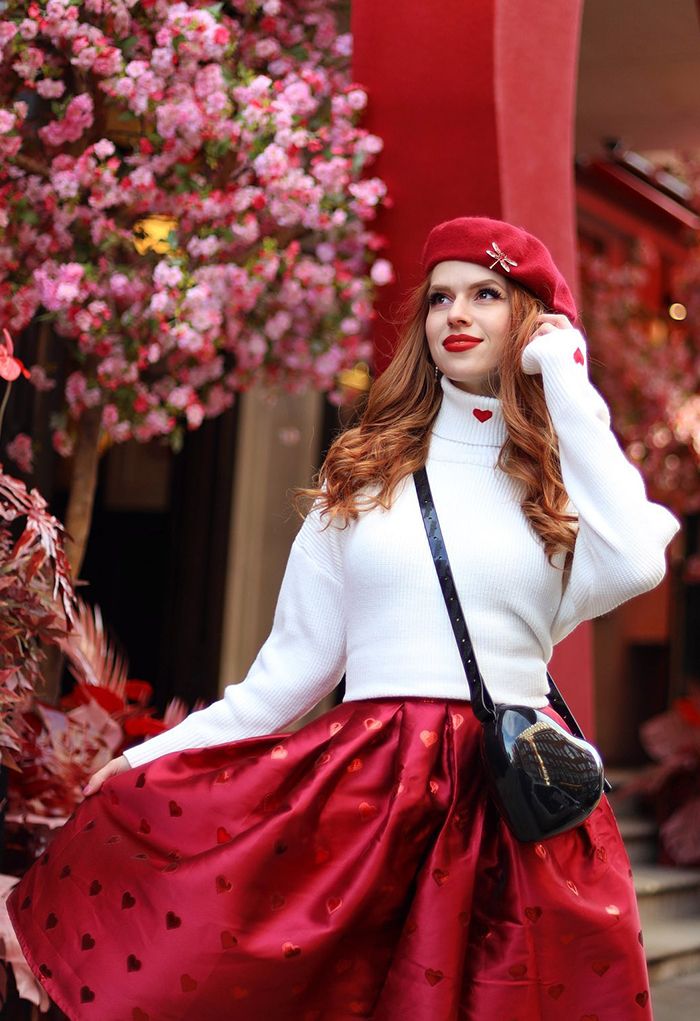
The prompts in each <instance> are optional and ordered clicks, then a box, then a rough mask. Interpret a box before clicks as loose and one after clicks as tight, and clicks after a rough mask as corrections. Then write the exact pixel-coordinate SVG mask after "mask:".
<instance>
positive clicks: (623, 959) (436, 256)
mask: <svg viewBox="0 0 700 1021" xmlns="http://www.w3.org/2000/svg"><path fill="white" fill-rule="evenodd" d="M423 268H424V271H425V279H424V282H423V283H422V284H421V286H420V287H419V288H418V289H417V290H416V292H415V294H414V295H413V309H412V313H411V315H410V317H409V321H408V323H407V326H406V328H405V331H404V336H403V341H402V344H401V346H400V349H399V350H398V353H397V355H396V357H395V359H394V361H393V363H392V365H391V366H390V367H389V368H388V369H387V371H386V372H385V373H384V375H383V376H382V377H381V378H380V379H379V380H378V381H377V382H376V383H375V384H374V387H373V390H372V392H371V394H370V398H369V403H368V406H367V409H366V412H365V414H364V417H363V419H362V421H361V424H360V425H359V426H358V427H357V428H354V429H350V430H348V431H347V432H346V433H345V434H344V435H342V436H340V437H339V438H338V439H337V440H336V442H335V443H334V445H333V447H332V448H331V451H330V453H329V455H328V457H327V459H326V462H325V464H324V466H323V468H322V470H321V473H320V484H319V488H318V489H314V490H311V491H309V493H310V495H311V496H312V497H313V498H315V505H314V508H313V509H312V511H311V512H310V513H309V515H308V516H307V518H306V521H305V523H304V525H303V527H302V528H301V530H300V532H299V535H298V536H297V539H296V541H295V543H294V546H293V549H292V552H291V555H290V559H289V563H288V566H287V571H286V574H285V577H284V581H283V584H282V589H281V592H280V597H279V602H278V606H277V611H276V615H275V620H274V625H273V629H272V632H271V634H270V637H269V638H268V640H267V641H266V643H265V644H264V646H263V647H262V649H261V651H260V653H259V655H258V657H257V659H256V661H255V663H254V664H253V666H252V667H251V670H250V672H249V674H248V676H247V677H246V679H245V681H244V683H242V684H237V685H231V686H229V687H228V688H227V690H226V692H225V695H224V697H223V698H222V699H221V700H220V701H219V702H217V703H215V704H214V705H212V706H210V707H209V708H208V709H205V710H202V711H201V712H198V713H194V714H192V715H191V716H190V717H189V718H188V719H187V720H185V721H184V723H182V724H180V726H178V727H176V728H175V729H173V730H171V731H169V732H167V733H165V734H163V735H160V736H159V737H156V738H154V739H152V740H151V741H148V742H147V743H146V744H144V745H142V746H140V747H137V748H133V749H131V750H130V751H128V752H127V753H126V755H125V756H122V757H121V758H119V759H116V760H115V761H113V762H112V763H110V764H109V765H108V766H107V767H105V768H104V769H103V770H101V771H100V772H99V773H97V774H96V775H95V777H94V778H93V780H92V781H91V784H90V786H89V793H93V792H96V791H99V793H97V794H95V796H93V797H91V798H89V799H88V800H87V801H86V803H85V804H84V805H83V806H82V807H81V809H80V811H79V812H78V813H77V815H76V816H75V818H74V819H73V820H72V821H70V822H69V823H68V824H67V825H66V827H65V828H64V829H63V830H62V831H61V832H60V833H59V835H58V836H57V837H56V839H55V841H54V843H53V844H52V846H51V848H50V849H49V851H48V853H47V854H45V855H44V856H43V858H42V859H40V860H39V862H38V863H37V864H36V865H35V866H34V867H33V869H32V870H31V871H30V873H29V874H28V876H27V877H25V879H24V880H23V881H22V883H21V884H20V886H19V888H18V889H17V891H16V893H15V895H14V897H13V900H12V902H11V911H12V917H13V921H14V924H15V926H16V928H17V931H18V933H19V935H20V938H21V940H22V943H23V947H24V949H25V952H26V954H27V957H28V959H29V961H30V963H31V964H32V967H33V968H34V970H35V971H36V973H37V974H38V975H39V976H40V977H41V978H42V980H43V981H44V983H45V985H46V988H47V990H48V991H49V993H50V994H51V995H52V996H53V997H54V999H55V1000H56V1001H57V1002H58V1004H59V1005H60V1006H61V1007H62V1008H63V1010H64V1011H65V1012H66V1013H67V1014H68V1015H69V1016H70V1017H71V1018H80V1019H83V1018H92V1017H95V1018H98V1017H99V1019H100V1021H175V1019H177V1021H180V1019H185V1018H188V1019H189V1018H197V1019H198V1021H200V1019H201V1021H209V1019H211V1021H213V1019H219V1018H229V1017H230V1018H232V1019H236V1021H259V1019H260V1018H262V1017H265V1016H274V1017H275V1018H276V1019H278V1021H279V1019H280V1018H282V1019H284V1018H288V1019H290V1021H291V1019H294V1021H345V1019H349V1018H352V1017H364V1018H372V1019H373V1021H399V1019H401V1021H404V1019H415V1021H434V1019H439V1021H457V1019H460V1021H463V1019H469V1021H475V1019H477V1018H479V1019H484V1018H489V1019H496V1018H498V1019H499V1021H501V1019H503V1021H515V1019H517V1021H537V1019H543V1021H554V1019H558V1018H561V1017H571V1018H572V1019H576V1021H578V1019H579V1018H583V1017H585V1018H589V1019H590V1018H599V1019H600V1021H604V1019H614V1021H625V1019H626V1018H630V1019H648V1018H650V1017H651V1005H650V1003H649V991H648V985H647V977H646V971H645V965H644V955H643V950H642V946H641V943H642V937H641V932H640V930H639V919H638V914H637V909H636V905H635V900H634V893H633V890H632V885H631V880H630V872H629V862H628V860H627V857H626V855H625V852H624V849H623V847H622V843H621V840H620V837H619V833H618V831H617V828H616V826H615V823H614V820H613V818H612V815H611V812H610V809H609V807H608V805H607V802H605V800H603V802H602V803H601V804H600V805H599V807H598V808H597V809H596V810H595V811H594V812H593V814H592V815H591V816H589V818H588V819H587V820H586V822H585V823H584V824H583V825H581V826H580V827H578V828H576V829H575V830H571V831H569V832H567V833H564V834H561V835H560V836H557V837H554V838H552V839H550V840H548V841H546V842H545V843H537V844H525V843H518V842H517V841H516V840H515V839H514V838H513V837H512V836H511V835H510V833H509V831H508V830H507V829H506V827H505V826H504V824H503V822H502V820H501V819H500V817H499V815H498V813H497V811H496V809H495V808H494V805H493V804H492V802H491V800H490V798H489V796H488V794H487V792H486V791H485V789H484V782H483V774H482V772H481V766H480V760H479V756H478V747H479V724H478V722H477V721H476V720H475V718H474V716H473V715H472V713H471V710H470V705H469V702H468V701H467V685H466V679H465V675H464V672H463V669H462V665H461V662H460V658H459V654H458V651H457V647H456V643H455V641H454V637H453V635H452V633H451V630H450V623H449V618H448V615H447V612H446V610H445V605H444V603H443V600H442V596H441V592H440V588H439V585H438V582H437V578H436V575H435V571H434V566H433V563H432V559H431V555H430V551H429V548H428V544H427V541H426V537H425V534H424V532H423V525H422V521H421V515H420V510H419V506H418V502H417V499H416V493H415V488H414V484H413V480H412V478H411V473H412V472H413V471H414V470H416V469H417V468H418V467H420V466H421V465H423V464H424V463H426V462H427V469H428V472H429V476H430V480H431V484H432V489H433V493H434V497H435V502H436V506H437V508H438V512H439V515H440V519H441V523H442V530H443V533H444V536H445V541H446V545H447V548H448V550H449V552H450V557H451V561H452V567H453V571H454V574H455V577H456V579H457V584H458V589H459V594H460V597H461V602H462V605H463V607H464V608H465V613H466V616H467V619H468V625H469V629H470V632H471V635H472V639H473V643H474V647H475V651H476V655H477V659H478V662H479V665H480V668H481V672H482V674H483V675H484V678H485V680H486V683H487V685H488V688H489V691H490V693H491V695H492V697H493V698H494V700H495V701H496V702H515V703H519V704H525V705H530V706H535V707H539V706H544V705H545V704H546V702H547V697H546V696H547V681H546V662H547V660H548V659H549V657H550V655H551V651H552V645H553V643H554V642H556V641H558V640H560V639H561V638H563V637H564V636H565V635H566V634H568V633H569V632H570V631H571V630H572V629H573V628H574V627H575V626H576V624H578V623H579V622H580V621H581V620H584V619H588V618H591V617H594V616H597V615H598V614H600V613H603V612H606V611H608V610H610V609H612V608H613V607H614V606H616V605H617V604H619V603H621V602H622V601H624V600H626V599H629V598H630V597H631V596H633V595H636V594H637V593H639V592H642V591H644V590H646V589H649V588H651V587H653V586H654V585H656V584H658V582H659V581H660V580H661V578H662V576H663V573H664V569H665V563H664V549H665V546H666V545H667V543H668V542H669V540H670V539H671V537H672V536H673V534H674V533H675V531H676V529H677V525H676V522H675V520H674V519H673V518H672V516H671V515H670V514H669V513H668V512H667V511H666V510H664V509H663V508H661V507H659V506H657V505H654V504H651V503H649V502H648V501H647V499H646V497H645V494H644V488H643V485H642V482H641V479H640V477H639V475H638V473H637V472H636V470H635V469H634V468H633V467H632V466H631V465H630V464H629V463H628V462H627V461H626V459H625V458H624V456H623V454H622V453H621V451H620V449H619V447H618V445H617V443H616V441H615V439H614V437H613V436H612V434H611V432H610V429H609V419H608V414H607V410H606V407H605V405H604V403H603V401H602V399H601V398H600V396H599V395H598V393H597V392H596V391H595V390H594V389H593V387H592V386H591V384H590V383H589V381H588V377H587V371H586V366H587V359H586V347H585V342H584V340H583V337H582V336H581V334H580V333H579V332H577V331H576V330H574V329H573V328H572V326H571V320H572V319H574V318H575V316H576V309H575V306H574V303H573V300H572V297H571V294H570V292H569V289H568V287H567V285H566V283H565V281H564V279H563V278H562V276H561V274H560V273H559V272H558V270H557V269H556V267H555V265H554V263H553V262H552V259H551V257H550V255H549V253H548V251H547V250H546V249H545V247H544V246H543V245H542V244H541V242H539V241H538V240H537V239H536V238H534V237H532V236H531V235H530V234H527V233H526V232H525V231H523V230H520V229H519V228H517V227H513V226H511V225H508V224H505V223H502V222H499V221H495V220H488V219H484V218H476V217H472V218H459V219H456V220H452V221H448V222H446V223H443V224H440V225H438V226H437V227H435V228H434V229H433V231H431V233H430V235H429V237H428V239H427V242H426V245H425V249H424V253H423ZM343 673H345V674H346V695H345V701H344V702H343V704H342V705H340V706H337V707H336V708H335V709H333V710H331V712H329V713H327V714H326V715H325V716H322V717H320V718H319V719H317V720H315V721H314V722H312V723H311V724H309V725H308V726H306V727H304V728H303V729H302V730H300V731H298V732H296V733H293V734H288V735H285V734H281V733H279V731H280V729H281V728H284V727H286V726H287V725H288V724H289V723H290V722H291V721H293V720H294V719H296V718H298V717H299V716H301V715H302V714H303V713H305V712H306V711H307V710H308V709H310V708H311V707H312V706H313V705H315V704H316V703H317V702H318V701H319V700H320V699H321V698H322V697H323V696H324V695H326V694H327V693H328V692H330V691H331V690H332V689H333V688H334V687H335V685H336V684H337V682H338V681H339V679H340V677H341V675H342V674H343ZM274 732H276V733H274ZM260 735H267V736H260ZM225 742H228V743H225ZM187 749H190V750H187ZM108 778H109V782H107V783H105V780H106V779H108ZM103 784H104V786H102V785H103Z"/></svg>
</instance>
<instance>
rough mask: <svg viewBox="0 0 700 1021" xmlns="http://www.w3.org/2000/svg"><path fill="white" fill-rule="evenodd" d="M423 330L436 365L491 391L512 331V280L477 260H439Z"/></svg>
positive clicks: (462, 384) (467, 384)
mask: <svg viewBox="0 0 700 1021" xmlns="http://www.w3.org/2000/svg"><path fill="white" fill-rule="evenodd" d="M428 306H429V307H428V315H427V318H426V321H425V333H426V336H427V338H428V347H429V348H430V353H431V355H432V356H433V361H434V362H435V364H436V365H437V367H438V369H439V370H440V371H441V372H442V373H444V375H445V376H447V378H448V379H451V380H452V382H453V383H454V384H455V385H456V386H458V387H459V388H460V389H461V390H466V391H468V392H469V393H474V394H492V393H493V392H494V385H495V380H496V369H497V367H498V365H499V363H500V360H501V352H502V351H503V348H504V346H505V342H506V338H507V336H508V333H509V330H510V314H511V302H510V284H509V283H508V281H507V280H506V279H505V278H504V277H502V276H501V275H500V273H494V272H493V271H492V270H489V269H485V268H484V267H483V266H479V265H477V264H476V263H474V262H460V261H458V260H450V261H449V262H439V263H438V264H437V266H435V267H434V268H433V271H432V273H431V274H430V290H429V291H428Z"/></svg>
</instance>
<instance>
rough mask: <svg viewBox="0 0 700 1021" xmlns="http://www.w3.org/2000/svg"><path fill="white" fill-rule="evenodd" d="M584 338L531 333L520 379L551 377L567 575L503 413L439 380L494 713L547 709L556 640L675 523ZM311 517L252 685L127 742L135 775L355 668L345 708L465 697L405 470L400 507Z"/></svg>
mask: <svg viewBox="0 0 700 1021" xmlns="http://www.w3.org/2000/svg"><path fill="white" fill-rule="evenodd" d="M586 366H587V358H586V347H585V341H584V340H583V338H582V336H581V334H580V333H578V331H576V330H573V329H572V330H556V331H555V332H552V333H548V334H546V335H543V336H541V337H537V338H536V339H535V340H534V341H532V342H531V343H530V344H529V345H528V347H527V348H526V350H525V352H524V354H523V368H524V370H525V371H526V372H528V373H530V374H534V373H541V374H542V378H543V382H544V391H545V399H546V402H547V407H548V409H549V413H550V416H551V419H552V422H553V424H554V428H555V431H556V434H557V437H558V440H559V451H560V459H561V470H562V477H563V480H564V485H565V488H566V491H567V493H568V496H569V498H570V501H571V504H572V509H573V510H574V511H575V513H576V514H577V515H578V534H577V538H576V546H575V550H574V555H573V558H572V561H571V565H570V569H569V570H568V571H567V572H566V573H565V572H564V571H563V563H564V557H563V555H558V556H556V557H555V558H554V562H553V563H549V561H548V558H547V556H546V555H545V552H544V548H543V544H542V541H541V539H540V538H539V537H538V536H537V534H536V533H535V532H534V530H533V529H532V527H531V526H530V524H529V522H528V520H527V518H526V517H525V515H524V513H523V511H522V508H521V506H520V503H521V499H522V491H521V484H520V483H518V482H516V481H514V480H513V479H511V478H510V477H509V476H507V475H505V474H504V473H503V472H502V471H501V469H500V468H499V467H498V466H497V463H496V462H497V458H498V454H499V450H500V448H501V446H502V445H503V443H504V441H505V439H506V436H507V434H506V428H505V424H504V421H503V417H502V414H501V407H500V402H499V401H498V400H496V399H495V398H489V397H479V396H475V395H472V394H469V393H466V392H464V391H462V390H460V389H459V388H458V387H456V386H455V385H454V383H452V382H450V380H448V379H446V378H443V379H442V389H443V400H442V404H441V407H440V410H439V412H438V415H437V418H436V420H435V424H434V426H433V430H432V435H431V440H430V449H429V455H428V460H427V471H428V476H429V478H430V483H431V488H432V491H433V496H434V499H435V505H436V508H437V511H438V515H439V517H440V522H441V526H442V531H443V535H444V538H445V544H446V546H447V550H448V554H449V557H450V561H451V564H452V570H453V573H454V576H455V580H456V584H457V589H458V592H459V596H460V600H461V602H462V606H463V608H464V611H465V614H466V618H467V624H468V626H469V631H470V634H471V637H472V641H473V644H474V649H475V652H476V657H477V661H478V663H479V666H480V668H481V672H482V674H483V676H484V680H485V682H486V684H487V686H488V688H489V691H490V692H491V695H492V696H493V698H494V701H496V702H515V703H519V704H524V705H530V706H535V707H539V706H542V705H544V704H545V703H546V701H547V699H546V694H547V680H546V664H547V662H548V660H549V658H550V656H551V654H552V648H553V645H554V643H555V642H558V641H560V640H561V639H562V638H563V637H564V636H565V635H567V634H568V633H569V632H570V631H572V630H573V628H575V627H576V625H577V624H578V623H579V622H580V621H582V620H587V619H590V618H593V617H597V616H599V615H600V614H602V613H605V612H607V611H609V610H611V609H613V607H615V606H617V605H618V604H620V603H622V602H624V601H625V600H627V599H630V598H631V597H632V596H634V595H637V594H639V593H641V592H644V591H646V590H647V589H650V588H653V587H654V586H655V585H657V584H658V583H659V582H660V581H661V579H662V577H663V575H664V571H665V556H664V550H665V547H666V545H667V544H668V542H669V541H670V539H671V538H672V536H673V535H674V534H675V532H676V531H677V529H678V524H677V522H676V520H675V518H674V517H673V516H672V515H671V514H670V513H669V512H668V511H667V510H666V509H665V508H663V507H661V506H659V505H658V504H654V503H651V502H649V501H648V500H647V498H646V495H645V491H644V486H643V483H642V479H641V477H640V475H639V472H638V471H637V470H636V469H635V468H634V467H633V466H632V465H631V464H630V463H629V462H628V461H627V459H626V457H625V456H624V454H623V453H622V451H621V450H620V447H619V445H618V443H617V441H616V440H615V437H614V436H613V434H612V432H611V431H610V418H609V414H608V410H607V407H606V405H605V403H604V401H603V399H602V398H601V396H600V395H599V393H598V392H597V391H596V390H595V389H594V388H593V386H592V385H591V383H590V382H589V380H588V375H587V371H586ZM326 524H327V519H323V520H322V519H321V518H320V515H319V513H318V511H316V510H312V511H311V513H310V514H309V515H308V517H307V518H306V520H305V521H304V524H303V525H302V527H301V529H300V531H299V533H298V535H297V537H296V539H295V541H294V544H293V547H292V550H291V553H290V557H289V561H288V564H287V568H286V572H285V575H284V579H283V582H282V587H281V590H280V594H279V600H278V603H277V608H276V611H275V616H274V622H273V626H272V631H271V633H270V636H269V638H268V639H267V640H266V642H265V643H264V645H263V646H262V648H261V649H260V652H259V654H258V656H257V658H256V660H255V662H254V663H253V665H252V666H251V668H250V670H249V671H248V674H247V676H246V677H245V678H244V679H243V681H242V682H241V683H236V684H230V685H228V687H227V688H226V690H225V693H224V695H223V698H221V699H220V700H219V701H217V702H215V703H214V704H213V705H211V706H209V707H208V708H206V709H202V710H201V711H199V712H196V713H192V714H191V715H190V716H189V717H188V718H187V719H186V720H184V721H183V722H182V723H181V724H179V725H178V726H177V727H174V728H173V729H172V730H170V731H167V732H166V733H164V734H161V735H159V736H157V737H155V738H152V739H151V740H149V741H147V742H146V743H145V744H143V745H140V746H137V747H135V748H132V749H130V750H129V751H128V752H127V759H128V760H129V762H130V764H131V765H134V766H136V765H140V764H142V763H144V762H147V761H150V760H151V759H154V758H156V757H157V756H159V755H163V754H165V753H167V752H172V751H178V750H183V749H185V748H193V747H203V746H206V745H212V744H219V743H223V742H227V741H233V740H237V739H240V738H245V737H253V736H257V735H260V734H267V733H272V732H275V731H279V730H283V729H284V728H285V727H287V726H288V724H290V723H291V722H293V721H294V720H296V719H298V718H299V717H300V716H302V715H303V714H304V713H306V712H307V711H308V710H309V709H311V708H312V707H313V706H314V705H316V703H317V702H319V701H320V699H322V698H323V696H324V695H327V694H328V693H329V692H330V691H332V690H333V688H334V687H335V686H336V685H337V683H338V682H339V680H340V678H341V677H342V675H343V673H345V675H346V690H345V700H346V701H351V700H357V699H366V698H370V699H371V698H376V697H380V696H411V695H413V696H416V695H417V696H424V697H432V698H445V699H448V698H449V699H455V698H456V699H465V698H468V697H469V691H468V687H467V681H466V678H465V675H464V670H463V667H462V664H461V661H460V658H459V654H458V651H457V646H456V642H455V639H454V636H453V634H452V631H451V627H450V622H449V618H448V615H447V611H446V609H445V605H444V602H443V598H442V594H441V591H440V587H439V583H438V580H437V576H436V573H435V569H434V566H433V562H432V559H431V555H430V550H429V547H428V543H427V539H426V536H425V532H424V529H423V523H422V519H421V514H420V508H419V505H418V500H417V497H416V492H415V486H414V483H413V479H412V477H411V476H408V477H407V478H406V479H404V480H403V482H402V483H401V484H400V485H399V487H398V490H397V491H396V494H395V497H394V499H393V502H392V504H391V507H390V509H389V510H384V509H382V508H375V509H373V510H370V511H366V512H363V513H361V514H360V516H359V518H358V519H357V520H355V521H352V522H350V523H349V524H348V525H347V527H344V528H343V527H340V526H339V525H338V524H330V525H328V527H324V526H325V525H326Z"/></svg>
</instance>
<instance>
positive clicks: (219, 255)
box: [0, 0, 392, 454]
mask: <svg viewBox="0 0 700 1021" xmlns="http://www.w3.org/2000/svg"><path fill="white" fill-rule="evenodd" d="M341 6H342V4H341V3H340V0H335V2H334V0H294V2H292V0H232V2H230V3H227V4H221V3H211V2H207V0H195V2H176V3H171V2H166V0H149V2H144V3H140V4H136V3H134V2H133V0H85V2H76V0H32V2H30V3H28V4H27V3H19V2H13V0H9V2H7V3H6V4H4V5H3V10H2V11H0V209H1V210H4V212H0V221H1V222H0V226H1V227H2V228H3V238H2V240H1V241H0V322H3V321H4V322H5V323H6V324H7V325H8V326H9V327H10V329H12V330H14V331H15V332H17V331H19V330H21V329H23V328H24V327H25V326H26V325H27V324H28V323H29V322H30V321H31V320H32V319H33V318H34V317H35V316H36V315H37V314H40V313H44V314H46V313H48V314H49V315H50V316H51V317H52V318H53V320H54V323H55V329H56V331H57V332H58V334H59V335H61V336H62V337H64V338H65V339H66V341H67V342H68V346H69V351H70V355H71V358H72V361H73V365H72V366H71V371H69V373H68V375H67V382H66V390H65V399H66V408H65V414H63V416H62V417H61V419H60V420H59V421H57V423H56V430H55V434H54V444H55V446H56V448H57V449H58V450H59V451H60V452H61V453H64V454H65V453H69V452H70V450H71V444H72V437H73V435H74V432H75V425H76V422H77V421H78V420H79V419H80V416H81V415H82V414H83V412H84V411H85V409H87V408H92V407H100V408H101V409H102V424H103V429H104V432H105V433H106V436H107V438H108V440H111V441H113V442H119V441H122V440H126V439H130V438H135V439H138V440H143V441H146V440H149V439H151V438H152V437H155V436H165V437H168V438H169V439H170V440H171V441H172V442H173V443H175V444H177V442H178V441H179V440H180V439H181V436H182V431H183V430H184V429H187V428H189V429H193V428H196V427H197V426H198V425H199V424H200V423H201V422H202V421H203V419H204V418H206V417H211V416H214V415H217V414H219V413H220V412H221V411H222V410H224V409H225V408H227V407H228V406H229V405H230V404H231V402H232V400H233V399H234V395H235V393H236V392H238V391H241V390H243V389H245V388H247V387H249V386H250V385H251V384H252V383H254V382H262V383H265V384H268V385H272V386H278V387H282V388H285V389H288V390H290V391H293V392H298V391H301V390H303V389H305V388H308V387H313V388H318V389H325V390H330V391H331V393H332V395H334V396H335V397H336V398H337V397H338V395H339V391H338V389H337V386H336V381H337V377H338V373H339V372H341V371H342V370H343V369H345V368H347V367H350V366H352V365H353V364H355V363H356V362H357V361H358V360H360V359H365V360H366V359H367V358H368V356H369V354H370V343H369V328H370V322H371V319H372V316H373V312H372V301H373V293H374V288H375V287H376V286H380V285H381V284H383V283H386V282H388V281H389V280H391V272H392V271H391V266H390V265H389V263H388V262H387V261H386V259H384V258H379V257H378V256H379V253H380V251H381V249H382V247H383V245H384V239H383V238H382V237H381V236H380V235H378V234H377V233H376V232H374V231H373V230H372V229H371V223H372V221H373V219H374V218H375V216H376V214H377V211H378V208H379V207H380V206H381V205H382V204H383V203H384V204H386V203H387V202H388V199H387V197H386V187H385V185H384V183H383V181H381V180H380V179H379V178H377V177H371V176H367V167H368V165H369V163H370V162H371V161H372V159H373V158H374V156H375V154H376V153H378V152H379V151H380V149H381V140H380V139H379V138H377V137H376V136H374V135H372V134H370V133H368V132H367V131H366V130H364V129H362V128H361V127H359V126H358V120H359V118H360V117H361V114H362V110H363V108H364V107H365V105H366V102H367V97H366V94H365V92H364V91H363V89H362V88H361V87H360V86H358V85H357V84H355V83H354V82H352V80H351V78H350V74H349V58H350V54H351V37H350V36H349V35H348V34H347V33H343V32H342V31H341V30H340V27H339V22H338V13H339V9H340V8H341ZM8 210H12V213H11V214H10V213H9V212H8ZM46 368H47V367H46V366H33V367H31V371H32V380H33V381H36V379H38V378H41V379H42V380H43V381H44V384H46V382H47V379H46ZM42 370H43V375H42V374H41V373H42ZM48 382H49V385H50V380H49V381H48Z"/></svg>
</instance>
